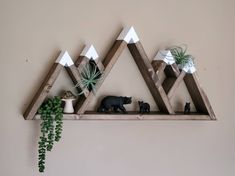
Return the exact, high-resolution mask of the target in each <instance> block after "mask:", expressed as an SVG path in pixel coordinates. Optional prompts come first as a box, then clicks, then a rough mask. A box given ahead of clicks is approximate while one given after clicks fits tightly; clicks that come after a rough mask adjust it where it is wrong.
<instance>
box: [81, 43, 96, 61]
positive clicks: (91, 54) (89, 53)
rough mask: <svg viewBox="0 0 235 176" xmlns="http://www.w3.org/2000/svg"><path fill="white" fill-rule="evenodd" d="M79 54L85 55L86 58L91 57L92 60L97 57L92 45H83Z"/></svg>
mask: <svg viewBox="0 0 235 176" xmlns="http://www.w3.org/2000/svg"><path fill="white" fill-rule="evenodd" d="M80 55H81V56H86V57H87V58H88V59H93V60H96V59H97V58H98V57H99V55H98V54H97V52H96V49H95V47H94V46H93V45H87V46H85V48H84V49H83V50H82V53H81V54H80Z"/></svg>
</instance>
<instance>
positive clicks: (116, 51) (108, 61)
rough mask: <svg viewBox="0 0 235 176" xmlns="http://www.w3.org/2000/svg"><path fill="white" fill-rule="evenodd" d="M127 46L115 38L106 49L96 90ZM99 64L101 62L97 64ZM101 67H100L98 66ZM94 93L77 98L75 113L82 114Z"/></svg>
mask: <svg viewBox="0 0 235 176" xmlns="http://www.w3.org/2000/svg"><path fill="white" fill-rule="evenodd" d="M126 46H127V43H126V42H125V41H123V40H116V41H115V42H114V44H113V46H112V47H111V48H110V50H109V51H108V53H107V55H106V57H105V58H104V60H103V68H104V71H103V78H102V79H101V80H100V81H99V82H98V83H97V84H96V90H97V91H98V90H99V88H100V86H101V85H102V83H103V81H104V80H105V78H106V76H107V75H108V74H109V72H110V71H111V69H112V68H113V66H114V64H115V63H116V61H117V59H118V57H119V56H120V55H121V53H122V51H123V50H124V48H125V47H126ZM98 65H101V64H98ZM100 69H101V67H100ZM93 97H94V94H93V93H92V92H90V93H89V95H88V96H87V97H86V98H85V97H82V98H79V99H78V101H77V103H76V105H75V112H76V113H77V114H83V113H84V112H85V111H86V109H87V106H88V104H89V103H90V101H91V100H92V99H93Z"/></svg>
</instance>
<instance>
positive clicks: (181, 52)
mask: <svg viewBox="0 0 235 176" xmlns="http://www.w3.org/2000/svg"><path fill="white" fill-rule="evenodd" d="M169 50H170V51H171V54H172V55H173V57H174V59H175V62H176V64H177V65H178V66H179V67H180V68H181V69H182V68H183V67H184V66H186V65H187V64H190V63H193V60H194V58H193V56H192V55H190V54H186V51H187V46H186V45H184V46H173V47H171V48H169Z"/></svg>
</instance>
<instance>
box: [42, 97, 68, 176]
mask: <svg viewBox="0 0 235 176" xmlns="http://www.w3.org/2000/svg"><path fill="white" fill-rule="evenodd" d="M61 105H62V102H61V99H60V98H59V97H54V98H49V99H48V100H47V101H46V102H45V103H43V104H42V106H41V107H40V108H39V110H38V113H39V114H40V116H41V120H42V122H41V124H40V126H41V136H40V138H39V142H38V168H39V172H44V170H45V160H46V151H51V150H52V148H53V145H54V141H56V142H58V141H59V140H60V138H61V133H62V125H63V121H62V119H63V110H62V108H61Z"/></svg>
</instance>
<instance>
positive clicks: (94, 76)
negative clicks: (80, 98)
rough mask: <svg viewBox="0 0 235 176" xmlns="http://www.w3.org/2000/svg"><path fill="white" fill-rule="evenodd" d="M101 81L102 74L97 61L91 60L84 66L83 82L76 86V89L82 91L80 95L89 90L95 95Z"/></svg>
mask: <svg viewBox="0 0 235 176" xmlns="http://www.w3.org/2000/svg"><path fill="white" fill-rule="evenodd" d="M101 79H102V73H101V72H100V70H99V68H98V67H97V65H96V63H95V61H94V60H90V61H89V62H88V63H87V64H86V65H85V66H83V68H82V72H81V81H79V82H78V83H77V84H76V85H75V87H77V88H79V89H80V92H79V95H81V94H83V93H84V90H85V89H88V90H89V91H92V92H93V93H94V94H95V93H96V89H95V85H96V84H97V82H98V81H100V80H101Z"/></svg>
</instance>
